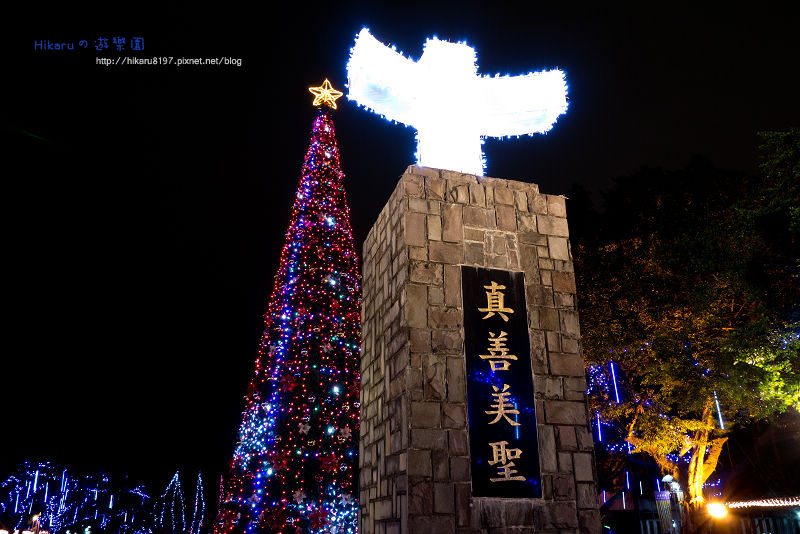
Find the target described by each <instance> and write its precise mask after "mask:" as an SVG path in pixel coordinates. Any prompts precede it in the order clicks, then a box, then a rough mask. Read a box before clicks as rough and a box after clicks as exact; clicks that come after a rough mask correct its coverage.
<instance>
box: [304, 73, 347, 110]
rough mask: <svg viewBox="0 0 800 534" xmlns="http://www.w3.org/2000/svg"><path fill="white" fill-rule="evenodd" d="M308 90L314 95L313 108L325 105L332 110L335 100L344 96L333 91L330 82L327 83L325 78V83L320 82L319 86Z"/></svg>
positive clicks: (339, 92)
mask: <svg viewBox="0 0 800 534" xmlns="http://www.w3.org/2000/svg"><path fill="white" fill-rule="evenodd" d="M308 90H309V91H311V93H312V94H313V95H314V105H315V106H320V105H322V104H326V105H328V106H330V107H332V108H333V109H336V99H337V98H339V97H340V96H342V95H343V94H344V93H342V92H341V91H337V90H336V89H334V88H333V86H332V85H331V82H329V81H328V79H327V78H325V81H324V82H322V85H321V86H319V87H309V88H308Z"/></svg>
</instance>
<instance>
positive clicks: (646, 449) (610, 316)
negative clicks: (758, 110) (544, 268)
mask: <svg viewBox="0 0 800 534" xmlns="http://www.w3.org/2000/svg"><path fill="white" fill-rule="evenodd" d="M794 135H795V139H796V133H795V134H794ZM764 138H765V139H766V140H767V141H768V143H767V144H768V145H769V147H773V148H772V149H771V150H773V152H769V151H768V155H767V159H766V160H765V162H766V163H765V167H763V168H762V171H763V172H762V176H761V177H759V179H752V178H749V177H747V176H744V175H742V174H739V173H733V172H729V171H722V170H719V169H715V168H714V167H712V166H711V165H710V164H709V163H708V162H707V161H705V160H703V159H700V158H694V159H693V160H692V161H691V162H690V164H689V165H688V166H687V168H686V169H684V170H681V171H677V172H665V171H663V170H661V169H654V168H645V169H641V170H640V171H638V172H637V173H635V174H634V175H632V176H629V177H624V178H619V179H617V180H616V182H615V185H614V187H613V188H612V189H611V190H610V191H609V192H608V193H606V194H605V199H604V200H605V202H604V204H605V206H604V208H605V209H604V212H603V214H602V215H598V216H597V223H596V225H595V227H596V228H599V231H595V232H594V233H593V235H588V234H584V235H581V234H578V235H577V236H573V240H574V242H575V259H576V269H575V271H576V275H577V277H578V285H579V292H580V294H581V300H580V306H581V318H582V321H581V322H582V325H583V343H584V353H585V356H586V359H587V363H588V364H590V365H591V364H604V363H608V362H609V361H613V362H614V363H615V364H616V365H617V366H619V368H620V369H621V370H622V372H621V373H620V376H617V379H618V380H619V381H620V387H622V388H623V389H624V390H625V392H626V394H625V395H623V397H622V398H621V402H620V403H616V402H615V401H611V400H609V399H605V400H604V399H601V398H595V402H596V404H597V405H596V409H598V410H599V411H600V412H601V413H602V415H603V417H604V418H605V419H607V420H613V421H615V422H617V424H618V425H619V426H620V427H621V428H623V429H624V434H625V437H626V439H627V441H628V442H629V443H630V444H631V445H632V446H634V447H635V448H634V452H638V453H643V454H646V455H648V456H650V457H651V458H652V459H653V460H654V461H655V462H656V463H657V465H658V466H659V467H660V469H661V470H662V471H663V472H664V473H665V474H671V475H672V476H673V477H675V478H676V479H677V480H680V481H681V485H682V487H684V488H686V489H687V490H688V493H689V497H690V503H691V504H692V506H693V507H694V508H695V509H696V508H698V507H699V506H700V505H701V504H702V503H703V500H704V496H703V484H704V483H705V482H706V480H707V479H708V478H709V476H710V475H711V474H712V473H713V472H714V470H715V469H716V466H717V461H718V459H719V456H720V454H721V452H722V450H723V448H724V446H725V442H726V440H727V437H726V433H727V430H728V428H729V427H730V425H733V424H737V423H743V422H746V421H751V420H754V419H763V418H767V417H769V416H771V415H773V414H775V413H778V412H781V411H785V410H786V409H788V408H790V407H792V408H794V409H800V361H798V348H800V341H798V331H799V330H800V328H798V324H797V323H796V322H795V323H793V322H792V318H793V315H792V313H793V312H792V306H793V304H792V302H793V299H792V298H786V296H787V295H791V294H796V292H797V290H798V279H797V277H796V266H797V264H796V258H797V256H792V255H791V250H792V246H795V245H796V243H797V239H796V238H797V230H798V228H800V225H797V224H796V222H797V215H798V213H797V209H796V207H797V206H798V205H800V194H799V193H798V190H797V184H798V181H800V173H798V161H800V158H798V156H799V155H800V150H797V144H796V142H795V144H794V145H792V143H787V142H786V137H785V136H784V135H783V134H767V135H766V136H765V137H764ZM787 145H788V146H789V148H788V149H787V148H786V147H787ZM778 152H779V153H778ZM777 195H783V196H791V195H793V198H788V199H780V200H776V199H774V198H773V197H775V196H777ZM765 199H766V201H765ZM572 207H573V206H570V208H572ZM776 214H778V215H776ZM570 216H572V213H570ZM776 216H779V217H782V218H788V220H789V221H790V223H791V224H794V226H791V224H790V225H789V227H788V228H789V230H787V231H786V232H783V233H781V234H780V235H778V236H775V235H772V234H770V232H767V231H759V229H760V228H764V225H765V221H766V222H768V221H772V218H774V217H776ZM792 228H793V229H792ZM776 265H777V266H779V267H780V268H775V266H776ZM792 265H794V267H795V270H794V271H793V270H792V268H791V267H792ZM777 289H780V290H777ZM796 302H797V300H796V299H794V303H796ZM794 305H796V304H794ZM717 402H719V405H720V406H721V407H722V411H723V414H722V417H724V419H723V421H724V424H725V428H722V426H721V422H720V417H721V416H720V414H719V413H718V410H717ZM687 460H688V462H687Z"/></svg>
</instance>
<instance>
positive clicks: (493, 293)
mask: <svg viewBox="0 0 800 534" xmlns="http://www.w3.org/2000/svg"><path fill="white" fill-rule="evenodd" d="M483 287H484V288H485V289H488V290H489V291H487V292H486V307H485V308H478V311H479V312H485V313H486V315H485V316H484V317H483V318H484V319H488V318H489V317H492V316H494V314H495V312H496V313H497V315H499V316H500V317H502V318H503V320H504V321H505V322H508V316H507V315H506V314H507V313H514V310H512V309H511V308H506V306H505V298H506V296H505V294H504V293H503V292H502V291H499V290H500V289H505V288H506V286H501V285H500V284H498V283H497V282H492V283H491V284H490V285H488V286H483Z"/></svg>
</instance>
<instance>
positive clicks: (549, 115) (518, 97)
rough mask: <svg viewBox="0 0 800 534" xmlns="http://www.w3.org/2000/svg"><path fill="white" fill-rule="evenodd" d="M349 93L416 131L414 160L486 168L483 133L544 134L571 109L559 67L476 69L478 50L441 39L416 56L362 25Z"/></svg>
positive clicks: (351, 62)
mask: <svg viewBox="0 0 800 534" xmlns="http://www.w3.org/2000/svg"><path fill="white" fill-rule="evenodd" d="M347 80H348V89H349V92H348V94H347V98H348V99H350V100H355V101H356V102H357V103H358V104H360V105H362V106H364V107H366V108H367V109H370V110H371V111H373V112H375V113H378V114H379V115H382V116H383V117H384V118H386V119H388V120H392V121H397V122H400V123H402V124H405V125H407V126H411V127H413V128H415V129H416V130H417V163H418V164H419V165H422V166H425V167H436V168H440V169H449V170H454V171H460V172H465V173H469V174H476V175H483V169H484V157H483V150H482V144H483V138H484V137H506V136H510V135H517V136H519V135H531V134H534V133H544V132H547V131H548V130H550V128H552V127H553V124H554V123H555V121H556V119H558V117H559V115H561V114H562V113H565V112H566V110H567V84H566V80H565V78H564V73H563V72H561V71H560V70H550V71H542V72H532V73H530V74H524V75H521V76H495V77H488V76H479V75H478V67H477V65H476V55H475V49H473V48H472V47H470V46H467V45H466V44H463V43H450V42H447V41H441V40H439V39H437V38H435V37H434V38H433V39H428V40H427V41H425V47H424V50H423V53H422V57H420V58H419V61H413V60H411V59H408V58H406V57H404V56H403V55H402V54H400V53H398V52H396V51H395V49H394V48H390V47H388V46H386V45H384V44H383V43H381V42H380V41H378V40H377V39H375V38H374V37H373V36H372V35H371V34H370V33H369V30H367V29H366V28H364V29H363V30H361V32H360V33H359V34H358V36H357V37H356V42H355V45H354V46H353V48H352V50H351V52H350V60H349V61H348V62H347Z"/></svg>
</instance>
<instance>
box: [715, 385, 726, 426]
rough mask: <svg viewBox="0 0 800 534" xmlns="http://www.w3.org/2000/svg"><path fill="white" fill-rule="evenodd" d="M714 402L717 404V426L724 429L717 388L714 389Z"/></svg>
mask: <svg viewBox="0 0 800 534" xmlns="http://www.w3.org/2000/svg"><path fill="white" fill-rule="evenodd" d="M714 402H715V403H716V405H717V417H719V427H720V428H721V429H722V430H725V423H724V422H723V421H722V410H721V409H720V407H719V399H718V398H717V390H716V389H715V390H714Z"/></svg>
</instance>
